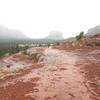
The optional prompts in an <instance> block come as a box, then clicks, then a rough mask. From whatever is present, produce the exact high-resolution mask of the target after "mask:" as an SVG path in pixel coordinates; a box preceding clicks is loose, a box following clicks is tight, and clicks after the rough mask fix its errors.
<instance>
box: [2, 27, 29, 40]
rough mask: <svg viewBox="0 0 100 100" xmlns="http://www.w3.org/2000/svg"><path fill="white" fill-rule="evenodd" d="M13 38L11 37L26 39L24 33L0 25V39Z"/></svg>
mask: <svg viewBox="0 0 100 100" xmlns="http://www.w3.org/2000/svg"><path fill="white" fill-rule="evenodd" d="M6 39H7V40H13V39H15V40H16V39H27V37H26V35H25V34H24V33H23V32H22V31H20V30H15V29H8V28H7V27H5V26H2V25H0V40H6Z"/></svg>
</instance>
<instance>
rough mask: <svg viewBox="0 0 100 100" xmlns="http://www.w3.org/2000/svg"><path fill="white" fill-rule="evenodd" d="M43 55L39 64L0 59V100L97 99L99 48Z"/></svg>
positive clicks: (99, 93)
mask: <svg viewBox="0 0 100 100" xmlns="http://www.w3.org/2000/svg"><path fill="white" fill-rule="evenodd" d="M42 53H43V55H44V56H43V57H44V59H43V61H41V62H38V63H32V62H31V61H28V60H23V59H20V58H19V56H10V57H7V58H4V59H1V61H0V100H100V49H93V50H92V49H89V50H88V49H86V50H83V49H82V50H81V49H78V50H75V51H74V50H71V51H65V50H58V49H52V48H45V50H43V51H42ZM9 62H10V64H11V66H10V67H9V66H8V67H7V64H8V63H9Z"/></svg>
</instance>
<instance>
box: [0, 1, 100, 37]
mask: <svg viewBox="0 0 100 100" xmlns="http://www.w3.org/2000/svg"><path fill="white" fill-rule="evenodd" d="M0 24H3V25H5V26H7V27H8V28H12V29H19V30H22V31H24V33H25V34H26V35H27V36H29V37H33V38H43V37H45V36H47V35H48V34H49V32H50V31H61V32H62V33H63V35H64V37H65V38H66V37H71V36H75V35H77V34H78V33H79V32H80V31H85V32H86V31H87V30H88V29H89V28H91V27H94V26H97V25H99V24H100V0H0Z"/></svg>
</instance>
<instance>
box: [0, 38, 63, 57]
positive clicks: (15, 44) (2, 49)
mask: <svg viewBox="0 0 100 100" xmlns="http://www.w3.org/2000/svg"><path fill="white" fill-rule="evenodd" d="M63 42H64V40H57V41H56V40H48V39H35V40H33V39H27V40H0V56H3V55H5V54H6V53H9V54H14V53H17V52H19V51H23V50H26V49H27V48H29V47H30V45H31V44H38V46H42V45H43V44H45V45H46V46H50V44H54V45H55V44H60V43H63ZM19 44H23V45H25V46H24V47H19Z"/></svg>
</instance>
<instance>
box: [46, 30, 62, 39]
mask: <svg viewBox="0 0 100 100" xmlns="http://www.w3.org/2000/svg"><path fill="white" fill-rule="evenodd" d="M46 39H51V40H63V39H64V38H63V33H62V32H59V31H51V32H50V34H49V35H48V36H47V37H46Z"/></svg>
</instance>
